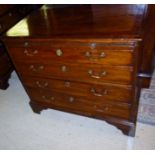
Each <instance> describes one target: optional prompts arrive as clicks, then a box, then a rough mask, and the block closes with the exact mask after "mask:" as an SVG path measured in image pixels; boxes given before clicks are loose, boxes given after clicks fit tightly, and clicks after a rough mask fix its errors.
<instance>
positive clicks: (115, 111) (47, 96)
mask: <svg viewBox="0 0 155 155" xmlns="http://www.w3.org/2000/svg"><path fill="white" fill-rule="evenodd" d="M27 92H28V94H29V96H30V98H31V100H32V101H35V102H39V103H42V104H43V105H44V106H48V107H49V108H50V107H51V108H56V109H57V108H58V109H59V108H61V110H63V109H64V111H66V110H70V111H72V112H76V113H81V112H86V113H90V114H92V115H94V116H95V115H100V116H103V117H104V116H112V117H119V118H123V119H128V120H129V119H130V106H129V105H127V104H123V105H122V104H116V103H115V102H110V101H106V102H104V101H103V102H102V104H101V103H99V104H98V103H97V102H93V101H91V100H87V99H85V98H82V97H79V96H76V95H68V94H65V93H58V92H54V91H45V90H42V91H41V90H38V89H36V88H27Z"/></svg>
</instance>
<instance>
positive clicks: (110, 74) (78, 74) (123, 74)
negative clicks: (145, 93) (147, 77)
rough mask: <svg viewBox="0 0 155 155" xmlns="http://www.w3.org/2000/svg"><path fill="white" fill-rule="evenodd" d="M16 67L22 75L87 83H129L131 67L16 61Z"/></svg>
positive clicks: (131, 78) (131, 76)
mask: <svg viewBox="0 0 155 155" xmlns="http://www.w3.org/2000/svg"><path fill="white" fill-rule="evenodd" d="M16 68H17V70H18V71H19V72H20V73H21V75H23V76H27V75H31V76H39V77H45V78H56V79H64V80H73V81H79V82H88V83H99V84H102V83H105V82H108V83H114V84H126V85H131V84H132V82H133V68H132V67H126V66H102V65H97V64H85V65H83V64H78V63H72V64H71V63H50V64H47V63H46V61H45V62H44V63H32V64H31V63H23V62H16Z"/></svg>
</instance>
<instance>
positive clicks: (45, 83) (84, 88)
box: [22, 77, 132, 103]
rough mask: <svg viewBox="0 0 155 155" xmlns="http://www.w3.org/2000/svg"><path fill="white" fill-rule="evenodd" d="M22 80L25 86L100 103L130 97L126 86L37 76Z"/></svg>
mask: <svg viewBox="0 0 155 155" xmlns="http://www.w3.org/2000/svg"><path fill="white" fill-rule="evenodd" d="M22 80H23V82H24V84H25V85H26V86H27V87H31V88H33V87H34V88H36V89H43V90H52V91H56V92H61V93H65V94H69V95H77V96H79V97H85V98H87V99H90V100H93V101H94V102H101V103H102V101H106V100H112V101H120V102H124V103H131V99H132V88H131V87H128V86H120V85H110V84H102V85H99V84H86V83H76V82H73V81H67V80H55V79H53V80H52V79H45V78H38V77H37V78H35V77H23V78H22Z"/></svg>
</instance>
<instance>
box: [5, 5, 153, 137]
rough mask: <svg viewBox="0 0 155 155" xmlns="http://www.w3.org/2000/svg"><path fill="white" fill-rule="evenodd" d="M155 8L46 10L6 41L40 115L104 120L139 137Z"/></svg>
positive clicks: (19, 26) (28, 19)
mask: <svg viewBox="0 0 155 155" xmlns="http://www.w3.org/2000/svg"><path fill="white" fill-rule="evenodd" d="M154 18H155V6H154V5H71V6H70V5H67V6H66V5H65V6H63V5H58V6H57V7H55V6H52V5H45V6H43V7H42V8H41V9H40V10H37V11H35V12H33V13H32V14H31V15H29V16H27V17H26V18H24V19H23V20H22V21H21V22H20V23H18V24H17V25H16V26H14V27H13V28H11V29H10V30H9V31H7V33H6V34H5V35H3V40H4V42H5V44H6V46H7V50H8V52H9V55H10V57H11V59H12V61H13V63H14V65H15V68H16V70H17V72H18V75H19V77H20V79H21V81H22V83H23V86H24V88H25V90H26V92H27V94H28V95H29V97H30V105H31V107H32V109H33V111H34V112H37V113H39V112H40V111H41V110H42V109H47V108H52V109H57V110H62V111H66V112H71V113H75V114H79V115H84V116H88V117H93V118H97V119H102V120H105V121H107V122H108V123H110V124H113V125H115V126H116V127H117V128H119V129H121V130H122V132H123V133H124V134H126V135H130V136H134V135H135V127H136V117H137V111H138V102H139V95H140V90H141V88H142V87H148V86H149V81H150V78H151V73H152V70H153V66H152V58H153V50H154V41H155V21H154Z"/></svg>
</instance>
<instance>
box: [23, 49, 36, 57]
mask: <svg viewBox="0 0 155 155" xmlns="http://www.w3.org/2000/svg"><path fill="white" fill-rule="evenodd" d="M37 53H38V50H34V51H33V52H31V53H30V52H29V51H28V50H27V49H25V50H24V54H25V55H26V56H31V57H32V56H34V55H35V54H37Z"/></svg>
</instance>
